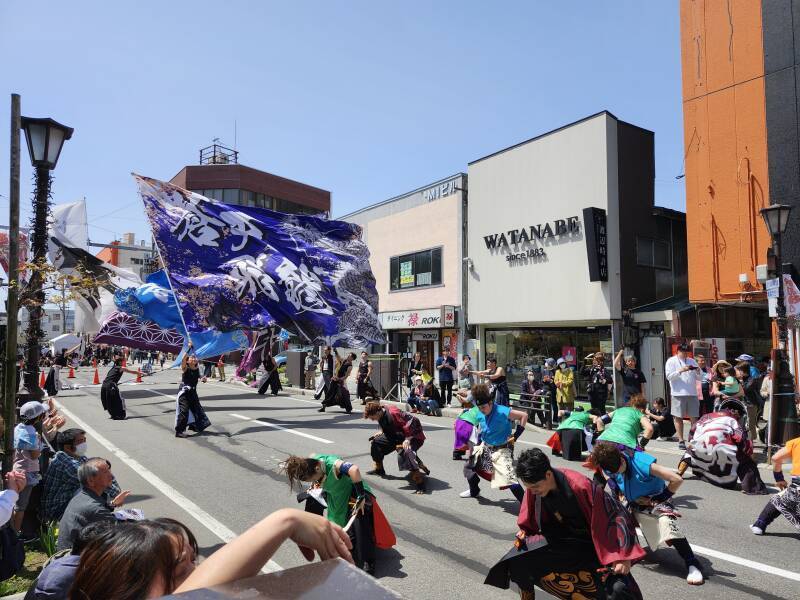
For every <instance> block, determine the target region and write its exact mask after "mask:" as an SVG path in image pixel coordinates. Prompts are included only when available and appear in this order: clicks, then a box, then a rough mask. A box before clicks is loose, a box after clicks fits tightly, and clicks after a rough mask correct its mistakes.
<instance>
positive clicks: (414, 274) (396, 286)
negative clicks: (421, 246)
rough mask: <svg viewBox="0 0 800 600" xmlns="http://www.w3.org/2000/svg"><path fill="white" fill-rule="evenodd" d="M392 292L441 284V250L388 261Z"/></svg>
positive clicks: (394, 257)
mask: <svg viewBox="0 0 800 600" xmlns="http://www.w3.org/2000/svg"><path fill="white" fill-rule="evenodd" d="M389 282H390V289H392V290H405V289H412V288H420V287H427V286H430V285H441V284H442V249H441V248H431V249H430V250H422V251H420V252H414V253H412V254H403V255H402V256H393V257H392V258H391V259H389Z"/></svg>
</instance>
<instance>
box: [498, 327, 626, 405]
mask: <svg viewBox="0 0 800 600" xmlns="http://www.w3.org/2000/svg"><path fill="white" fill-rule="evenodd" d="M484 342H485V345H484V348H486V358H496V359H497V364H498V365H500V366H502V367H504V368H505V370H506V374H507V376H508V386H509V389H510V390H511V393H512V394H516V393H518V392H519V386H520V384H521V383H522V381H523V379H524V377H525V374H526V373H527V371H528V369H531V368H533V369H534V371H535V372H536V373H537V377H539V376H540V373H541V370H540V368H541V366H542V365H543V364H544V361H545V360H546V359H548V358H552V359H555V360H558V358H559V357H561V356H564V359H565V360H567V362H568V363H570V366H571V367H572V368H573V369H574V370H575V387H576V389H577V391H578V396H585V395H586V382H585V381H584V378H583V376H582V375H581V371H582V370H583V367H584V366H585V365H587V364H589V363H588V362H585V361H584V357H586V356H587V355H588V354H590V353H594V352H597V351H602V352H605V354H606V366H607V367H610V366H611V361H612V360H613V356H611V353H612V351H613V348H612V345H611V327H576V328H572V329H558V328H552V329H551V328H546V329H545V328H540V329H534V328H521V329H487V330H486V333H485V340H484ZM570 355H571V356H570Z"/></svg>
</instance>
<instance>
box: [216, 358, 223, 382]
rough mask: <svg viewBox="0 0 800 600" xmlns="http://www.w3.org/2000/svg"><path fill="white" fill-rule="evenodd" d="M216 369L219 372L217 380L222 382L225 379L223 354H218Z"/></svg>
mask: <svg viewBox="0 0 800 600" xmlns="http://www.w3.org/2000/svg"><path fill="white" fill-rule="evenodd" d="M217 371H218V373H219V380H220V381H222V382H224V381H225V355H224V354H220V355H219V360H218V361H217Z"/></svg>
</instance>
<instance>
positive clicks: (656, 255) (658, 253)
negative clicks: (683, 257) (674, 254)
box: [636, 236, 672, 269]
mask: <svg viewBox="0 0 800 600" xmlns="http://www.w3.org/2000/svg"><path fill="white" fill-rule="evenodd" d="M670 254H671V248H670V244H669V242H665V241H662V240H654V239H652V238H646V237H638V236H637V237H636V264H637V265H639V266H640V267H652V268H655V269H670V268H672V261H671V257H670Z"/></svg>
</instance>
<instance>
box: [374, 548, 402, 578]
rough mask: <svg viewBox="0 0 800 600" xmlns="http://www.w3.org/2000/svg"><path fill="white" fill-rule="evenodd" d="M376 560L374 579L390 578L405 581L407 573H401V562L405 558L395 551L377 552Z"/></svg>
mask: <svg viewBox="0 0 800 600" xmlns="http://www.w3.org/2000/svg"><path fill="white" fill-rule="evenodd" d="M377 558H378V560H376V561H375V570H376V573H375V577H378V578H380V577H391V578H392V579H405V578H406V577H408V573H404V572H403V570H402V569H403V564H402V562H401V560H402V559H403V558H405V557H404V556H403V555H402V554H400V553H399V552H398V551H397V549H395V548H390V549H389V550H378V556H377Z"/></svg>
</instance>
